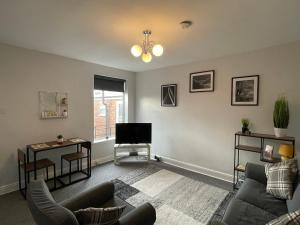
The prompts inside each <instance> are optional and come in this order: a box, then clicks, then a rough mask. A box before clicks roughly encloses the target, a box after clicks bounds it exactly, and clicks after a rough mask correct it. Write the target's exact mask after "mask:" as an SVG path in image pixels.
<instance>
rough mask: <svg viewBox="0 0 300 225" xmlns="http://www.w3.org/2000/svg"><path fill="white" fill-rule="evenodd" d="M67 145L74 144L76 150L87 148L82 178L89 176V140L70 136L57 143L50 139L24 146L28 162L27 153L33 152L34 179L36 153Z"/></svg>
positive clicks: (90, 151) (35, 176)
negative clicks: (86, 163)
mask: <svg viewBox="0 0 300 225" xmlns="http://www.w3.org/2000/svg"><path fill="white" fill-rule="evenodd" d="M69 146H76V147H77V152H79V150H80V149H81V147H84V148H86V149H87V153H88V165H87V177H86V178H84V179H87V178H89V177H91V172H92V170H91V162H92V160H91V159H92V157H91V153H92V149H91V142H90V141H86V140H83V139H81V138H70V139H67V140H65V141H64V142H63V143H62V144H58V143H57V142H56V141H50V142H44V143H38V144H30V145H27V146H26V151H27V162H29V153H30V152H32V153H33V163H34V179H36V178H37V169H36V160H37V154H38V153H39V152H44V151H51V150H55V149H59V148H65V147H69ZM78 163H79V161H78V162H77V164H78ZM60 177H61V175H60V176H59V177H57V178H60ZM80 180H83V179H80ZM78 181H79V180H77V181H74V182H72V183H75V182H78ZM61 183H62V182H61ZM63 185H64V186H66V184H64V183H63Z"/></svg>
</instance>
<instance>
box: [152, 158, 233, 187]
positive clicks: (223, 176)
mask: <svg viewBox="0 0 300 225" xmlns="http://www.w3.org/2000/svg"><path fill="white" fill-rule="evenodd" d="M157 156H158V157H160V158H161V161H162V162H164V163H166V164H169V165H172V166H176V167H179V168H182V169H185V170H189V171H192V172H196V173H200V174H203V175H206V176H210V177H213V178H216V179H219V180H223V181H227V182H230V183H232V180H233V176H232V175H231V174H228V173H223V172H220V171H216V170H212V169H209V168H205V167H201V166H198V165H195V164H191V163H187V162H183V161H179V160H176V159H172V158H168V157H165V156H159V155H157ZM152 158H154V155H153V156H152Z"/></svg>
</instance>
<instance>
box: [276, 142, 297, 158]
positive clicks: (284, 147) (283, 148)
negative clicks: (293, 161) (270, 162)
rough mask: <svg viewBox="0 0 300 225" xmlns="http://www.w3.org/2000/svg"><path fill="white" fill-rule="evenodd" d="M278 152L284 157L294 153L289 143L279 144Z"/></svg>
mask: <svg viewBox="0 0 300 225" xmlns="http://www.w3.org/2000/svg"><path fill="white" fill-rule="evenodd" d="M278 153H279V155H280V156H281V157H283V158H284V159H288V158H292V157H293V154H294V149H293V146H292V145H289V144H281V145H280V147H279V151H278Z"/></svg>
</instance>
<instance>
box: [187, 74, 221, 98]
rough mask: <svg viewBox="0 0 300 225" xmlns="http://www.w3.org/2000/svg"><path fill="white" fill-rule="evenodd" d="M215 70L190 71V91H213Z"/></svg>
mask: <svg viewBox="0 0 300 225" xmlns="http://www.w3.org/2000/svg"><path fill="white" fill-rule="evenodd" d="M214 80H215V71H214V70H208V71H201V72H195V73H190V93H193V92H208V91H214Z"/></svg>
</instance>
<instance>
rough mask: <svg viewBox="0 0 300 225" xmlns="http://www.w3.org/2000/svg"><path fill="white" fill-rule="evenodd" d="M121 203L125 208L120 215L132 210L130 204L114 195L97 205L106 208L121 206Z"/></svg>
mask: <svg viewBox="0 0 300 225" xmlns="http://www.w3.org/2000/svg"><path fill="white" fill-rule="evenodd" d="M123 205H125V206H126V208H125V210H124V212H123V214H122V215H126V214H127V213H129V212H130V211H132V210H133V209H134V207H133V206H132V205H130V204H128V203H127V202H126V201H123V200H122V199H120V198H119V197H117V196H114V197H113V198H111V199H110V200H108V201H107V202H105V203H104V204H102V205H99V206H98V207H101V208H108V207H117V206H123Z"/></svg>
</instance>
